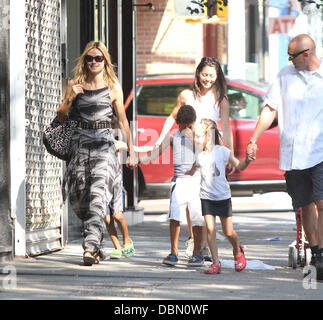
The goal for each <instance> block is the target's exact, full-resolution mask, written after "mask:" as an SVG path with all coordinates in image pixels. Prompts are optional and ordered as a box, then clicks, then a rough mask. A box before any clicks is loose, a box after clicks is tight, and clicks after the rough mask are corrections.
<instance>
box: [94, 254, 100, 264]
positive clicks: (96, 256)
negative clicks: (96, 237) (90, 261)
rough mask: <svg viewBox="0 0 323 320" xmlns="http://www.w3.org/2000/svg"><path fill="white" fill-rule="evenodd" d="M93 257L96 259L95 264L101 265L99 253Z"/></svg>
mask: <svg viewBox="0 0 323 320" xmlns="http://www.w3.org/2000/svg"><path fill="white" fill-rule="evenodd" d="M93 257H94V258H95V261H94V264H99V262H100V258H101V257H100V254H99V253H98V252H96V253H94V254H93Z"/></svg>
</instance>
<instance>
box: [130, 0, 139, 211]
mask: <svg viewBox="0 0 323 320" xmlns="http://www.w3.org/2000/svg"><path fill="white" fill-rule="evenodd" d="M136 16H137V9H136V0H133V5H132V90H133V98H132V139H133V143H134V144H135V145H138V143H137V91H136V87H137V81H136V80H137V69H136V48H137V47H136V32H137V31H136V29H137V28H136V27H137V26H136ZM134 170H135V171H134V179H133V190H134V192H133V194H134V207H135V206H136V204H137V202H138V191H139V190H138V185H137V182H138V172H137V169H134Z"/></svg>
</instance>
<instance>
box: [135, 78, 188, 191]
mask: <svg viewBox="0 0 323 320" xmlns="http://www.w3.org/2000/svg"><path fill="white" fill-rule="evenodd" d="M187 87H189V83H188V84H176V83H167V79H166V80H163V81H159V82H158V83H154V82H152V83H150V81H149V80H146V81H145V82H144V81H142V82H141V86H140V88H139V90H138V92H139V94H138V98H137V106H138V116H137V127H138V129H137V130H138V145H139V146H144V145H149V146H151V145H154V144H155V142H156V141H157V139H158V138H159V136H160V133H161V131H162V128H163V126H164V123H165V121H166V119H167V117H168V116H169V115H170V113H171V112H172V110H173V107H174V105H175V103H176V99H177V97H178V95H179V93H180V92H181V91H182V90H184V89H185V88H187ZM176 129H178V126H177V124H176V123H175V124H174V125H173V127H172V129H171V130H170V133H172V132H174V131H175V130H176ZM140 169H141V171H142V174H143V177H144V180H145V183H146V185H147V184H159V183H170V182H171V179H172V177H173V156H172V152H171V148H170V147H168V148H167V149H166V150H165V151H164V152H163V154H162V155H161V156H160V157H159V158H158V159H156V160H154V161H152V162H151V163H149V164H141V165H140Z"/></svg>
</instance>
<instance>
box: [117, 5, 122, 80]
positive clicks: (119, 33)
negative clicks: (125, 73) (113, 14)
mask: <svg viewBox="0 0 323 320" xmlns="http://www.w3.org/2000/svg"><path fill="white" fill-rule="evenodd" d="M117 43H118V79H119V81H120V84H121V86H122V0H118V41H117Z"/></svg>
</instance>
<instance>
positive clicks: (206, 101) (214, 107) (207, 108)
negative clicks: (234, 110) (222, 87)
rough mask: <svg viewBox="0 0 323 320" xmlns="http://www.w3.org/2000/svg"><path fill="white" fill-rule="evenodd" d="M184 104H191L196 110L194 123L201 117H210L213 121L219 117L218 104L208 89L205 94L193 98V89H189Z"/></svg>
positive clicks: (216, 120)
mask: <svg viewBox="0 0 323 320" xmlns="http://www.w3.org/2000/svg"><path fill="white" fill-rule="evenodd" d="M186 104H188V105H190V106H192V107H193V108H194V110H195V112H196V123H197V124H198V123H199V122H200V121H201V119H203V118H206V119H211V120H213V121H214V122H216V123H217V122H218V120H219V119H220V106H219V103H218V101H216V100H215V97H214V94H213V92H212V91H209V92H208V93H207V94H206V95H205V96H202V97H201V101H199V99H195V98H194V94H193V91H192V90H190V95H189V97H188V99H187V101H186Z"/></svg>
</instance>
